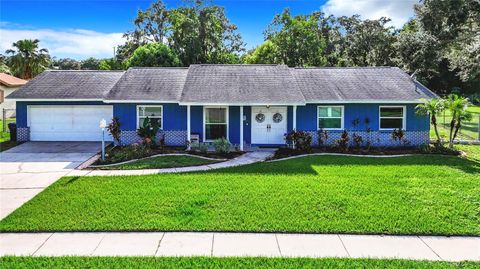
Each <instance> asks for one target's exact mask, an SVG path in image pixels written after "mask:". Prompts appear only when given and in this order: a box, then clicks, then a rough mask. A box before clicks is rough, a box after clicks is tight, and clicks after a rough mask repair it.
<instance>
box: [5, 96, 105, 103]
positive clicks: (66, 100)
mask: <svg viewBox="0 0 480 269" xmlns="http://www.w3.org/2000/svg"><path fill="white" fill-rule="evenodd" d="M6 98H7V99H10V100H13V101H16V102H47V101H48V102H91V101H96V102H103V99H98V98H92V99H48V98H43V99H31V98H30V99H27V98H25V99H24V98H8V96H7V97H6Z"/></svg>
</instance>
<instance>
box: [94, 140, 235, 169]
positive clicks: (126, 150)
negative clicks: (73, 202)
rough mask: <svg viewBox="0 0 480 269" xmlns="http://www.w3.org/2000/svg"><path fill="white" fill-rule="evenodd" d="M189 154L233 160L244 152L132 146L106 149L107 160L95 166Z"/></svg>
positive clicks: (142, 145) (98, 162)
mask: <svg viewBox="0 0 480 269" xmlns="http://www.w3.org/2000/svg"><path fill="white" fill-rule="evenodd" d="M172 153H188V154H192V155H198V156H203V157H208V158H214V159H233V158H235V157H238V156H240V155H242V154H243V152H239V151H232V152H228V153H218V152H198V151H193V150H192V151H185V148H184V147H151V146H148V145H144V144H132V145H128V146H123V147H121V146H112V147H107V148H106V149H105V160H104V161H102V160H100V159H99V160H97V161H96V162H95V163H94V164H93V165H105V164H114V163H120V162H125V161H130V160H135V159H141V158H145V157H149V156H153V155H158V154H172Z"/></svg>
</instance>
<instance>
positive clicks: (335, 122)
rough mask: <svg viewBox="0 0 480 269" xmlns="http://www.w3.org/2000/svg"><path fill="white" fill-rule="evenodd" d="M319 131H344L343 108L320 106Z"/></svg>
mask: <svg viewBox="0 0 480 269" xmlns="http://www.w3.org/2000/svg"><path fill="white" fill-rule="evenodd" d="M318 129H326V130H341V129H343V106H319V107H318Z"/></svg>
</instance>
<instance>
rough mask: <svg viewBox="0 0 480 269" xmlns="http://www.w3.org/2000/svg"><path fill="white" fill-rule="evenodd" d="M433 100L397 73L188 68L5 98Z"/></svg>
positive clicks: (92, 76) (52, 77)
mask: <svg viewBox="0 0 480 269" xmlns="http://www.w3.org/2000/svg"><path fill="white" fill-rule="evenodd" d="M433 97H437V96H436V95H435V94H434V93H432V92H431V91H430V90H428V89H427V88H426V87H425V86H423V85H421V84H420V83H418V82H417V81H415V80H414V79H412V78H411V77H410V76H409V75H408V74H406V73H405V72H403V71H402V70H401V69H399V68H396V67H358V68H288V67H287V66H284V65H191V66H190V67H189V68H131V69H129V70H127V71H126V72H122V71H47V72H44V73H42V74H41V75H39V76H37V77H36V78H35V79H33V80H31V81H30V82H28V83H27V84H26V85H25V86H23V87H22V88H21V89H20V90H18V91H16V92H14V93H12V94H11V95H9V96H8V97H7V98H12V99H55V100H56V99H58V100H64V99H67V100H68V99H82V100H83V99H103V100H105V101H126V102H135V101H152V102H179V103H180V104H195V103H198V104H212V105H213V104H245V105H247V104H266V105H268V104H270V105H275V104H305V103H322V102H325V103H326V102H337V103H341V102H379V103H381V102H382V101H387V102H417V101H418V100H419V99H421V98H433Z"/></svg>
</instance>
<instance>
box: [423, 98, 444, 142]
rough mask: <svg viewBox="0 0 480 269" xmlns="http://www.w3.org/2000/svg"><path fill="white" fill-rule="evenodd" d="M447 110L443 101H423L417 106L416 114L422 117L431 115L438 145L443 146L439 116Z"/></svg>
mask: <svg viewBox="0 0 480 269" xmlns="http://www.w3.org/2000/svg"><path fill="white" fill-rule="evenodd" d="M444 109H445V102H444V101H443V100H442V99H429V100H428V99H422V103H421V104H418V105H417V106H416V112H417V114H420V115H429V116H430V118H431V122H432V125H433V129H434V130H435V135H436V136H437V142H436V145H442V139H441V138H440V135H439V134H438V128H437V115H438V114H439V113H441V112H443V110H444Z"/></svg>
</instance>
